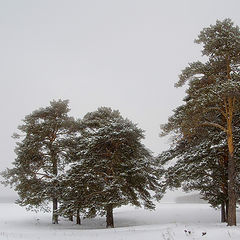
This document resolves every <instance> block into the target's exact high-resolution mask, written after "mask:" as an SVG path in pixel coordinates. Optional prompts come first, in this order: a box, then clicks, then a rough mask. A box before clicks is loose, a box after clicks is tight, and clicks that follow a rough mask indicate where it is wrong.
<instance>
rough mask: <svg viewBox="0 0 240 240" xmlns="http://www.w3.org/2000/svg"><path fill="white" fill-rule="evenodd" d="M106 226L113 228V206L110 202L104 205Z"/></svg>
mask: <svg viewBox="0 0 240 240" xmlns="http://www.w3.org/2000/svg"><path fill="white" fill-rule="evenodd" d="M106 212H107V215H106V223H107V225H106V227H107V228H114V222H113V206H112V204H109V205H107V207H106Z"/></svg>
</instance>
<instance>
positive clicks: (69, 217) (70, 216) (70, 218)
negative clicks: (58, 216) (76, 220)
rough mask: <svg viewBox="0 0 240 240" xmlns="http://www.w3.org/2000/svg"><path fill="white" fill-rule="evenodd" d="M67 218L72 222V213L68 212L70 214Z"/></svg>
mask: <svg viewBox="0 0 240 240" xmlns="http://www.w3.org/2000/svg"><path fill="white" fill-rule="evenodd" d="M68 219H69V221H71V222H73V215H72V214H70V215H69V216H68Z"/></svg>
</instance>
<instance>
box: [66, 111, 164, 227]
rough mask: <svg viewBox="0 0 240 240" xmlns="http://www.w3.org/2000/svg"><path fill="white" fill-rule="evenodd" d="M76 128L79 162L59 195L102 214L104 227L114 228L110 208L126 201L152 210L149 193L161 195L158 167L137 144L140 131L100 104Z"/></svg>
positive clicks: (159, 169)
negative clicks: (66, 189) (65, 192)
mask: <svg viewBox="0 0 240 240" xmlns="http://www.w3.org/2000/svg"><path fill="white" fill-rule="evenodd" d="M81 127H82V129H81V137H80V138H79V152H78V158H79V160H78V162H76V163H74V164H73V165H72V167H71V168H70V169H69V171H68V175H67V179H68V181H69V182H70V183H75V184H72V186H71V184H70V185H69V188H71V189H72V191H71V192H70V191H69V193H71V196H65V198H66V199H69V200H70V199H73V200H74V202H75V203H77V206H79V208H80V209H81V208H82V209H84V208H85V209H86V211H88V215H89V216H91V215H92V216H94V215H95V214H101V215H106V223H107V224H106V226H107V227H114V219H113V209H114V208H115V207H120V206H122V205H126V204H129V203H130V204H133V205H135V206H139V207H140V206H142V205H143V206H144V207H146V208H148V209H154V204H153V202H152V196H151V194H152V193H153V192H156V197H158V198H160V197H161V193H162V192H161V190H162V189H161V187H162V186H161V184H160V180H159V179H160V176H161V174H162V169H161V167H159V166H157V165H156V164H155V162H154V161H155V160H154V158H153V157H152V154H151V152H150V151H149V150H148V149H147V148H146V147H145V146H144V145H143V144H142V143H141V140H142V139H143V138H144V134H143V130H141V129H140V128H138V127H137V126H136V124H133V123H132V122H131V121H130V120H128V119H124V118H123V117H122V116H121V115H120V113H119V111H115V110H112V109H111V108H106V107H101V108H98V110H97V111H95V112H90V113H88V114H86V115H85V116H84V118H83V119H82V122H81ZM150 191H152V193H150ZM73 204H74V203H73ZM78 204H79V205H78Z"/></svg>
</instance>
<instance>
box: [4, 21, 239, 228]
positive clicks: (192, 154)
mask: <svg viewBox="0 0 240 240" xmlns="http://www.w3.org/2000/svg"><path fill="white" fill-rule="evenodd" d="M195 42H196V43H198V44H202V46H203V50H202V54H203V56H205V59H207V60H205V61H204V62H200V61H197V62H193V63H190V64H189V66H188V67H186V68H185V69H184V70H183V71H182V73H181V75H180V76H179V81H178V82H177V83H176V87H181V86H183V85H184V84H185V83H188V87H187V90H186V94H187V95H186V97H185V98H184V103H183V104H182V105H181V106H179V107H178V108H177V109H175V110H174V113H173V115H172V116H171V117H169V119H168V122H167V123H166V124H164V125H162V126H161V129H162V133H161V135H162V136H166V135H170V136H171V137H172V138H171V139H172V140H173V143H172V146H171V147H170V148H169V149H168V150H167V151H164V152H162V153H161V154H160V155H159V156H158V157H157V158H154V157H153V156H152V153H151V152H150V151H149V150H148V149H147V148H146V147H145V146H144V145H143V144H142V143H141V140H142V139H143V138H144V134H143V131H142V130H141V129H140V128H138V127H137V126H136V125H135V124H133V123H132V122H131V121H129V120H128V119H124V118H123V117H122V116H121V115H120V113H119V111H114V110H112V109H110V108H106V107H101V108H99V109H98V110H97V111H95V112H90V113H88V114H86V115H85V116H84V117H83V119H78V120H76V119H74V118H72V117H69V116H68V112H69V108H68V101H61V100H59V101H53V102H51V105H50V106H49V107H46V108H41V109H39V110H36V111H34V112H33V113H31V114H30V115H28V116H26V117H25V119H24V123H23V125H21V126H19V130H20V131H21V134H19V135H18V134H15V138H17V139H19V141H18V143H17V147H16V155H17V158H16V159H15V161H14V162H13V165H14V167H13V168H11V169H7V170H6V171H5V172H4V173H3V174H2V175H3V176H4V177H5V183H6V184H10V185H13V186H15V190H16V191H17V192H18V194H19V200H18V203H19V204H20V205H22V206H27V207H29V208H33V207H34V208H35V207H37V208H42V209H45V208H47V207H48V202H49V201H51V202H52V204H53V223H58V216H59V215H63V216H65V217H69V218H70V219H73V216H75V217H76V220H77V223H78V224H80V213H81V214H82V215H83V216H85V217H94V216H96V215H97V214H100V215H106V222H107V227H113V226H114V221H113V209H114V208H116V207H120V206H122V205H126V204H129V203H130V204H133V205H136V206H142V205H143V206H144V207H146V208H148V209H153V208H154V204H153V201H152V197H153V195H154V197H156V198H157V199H160V198H161V197H162V195H163V193H164V192H165V190H166V189H167V188H169V189H174V188H180V187H181V188H183V189H184V190H185V191H191V190H197V191H199V192H200V194H201V196H202V198H203V199H205V200H207V201H208V202H209V203H210V204H211V205H212V206H213V207H220V208H221V213H222V216H221V220H222V222H227V223H228V225H229V226H233V225H236V204H237V201H238V199H239V196H240V195H239V194H240V188H239V184H240V161H239V156H240V120H239V119H240V104H239V103H240V102H239V98H240V30H239V28H238V26H235V25H234V24H233V22H232V21H231V20H230V19H225V20H223V21H217V22H216V24H215V25H210V27H207V28H204V29H203V30H202V31H201V32H200V34H199V36H198V38H197V39H196V40H195Z"/></svg>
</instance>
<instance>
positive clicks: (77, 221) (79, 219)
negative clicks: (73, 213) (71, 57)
mask: <svg viewBox="0 0 240 240" xmlns="http://www.w3.org/2000/svg"><path fill="white" fill-rule="evenodd" d="M76 224H78V225H81V218H80V211H79V209H78V210H77V217H76Z"/></svg>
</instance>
